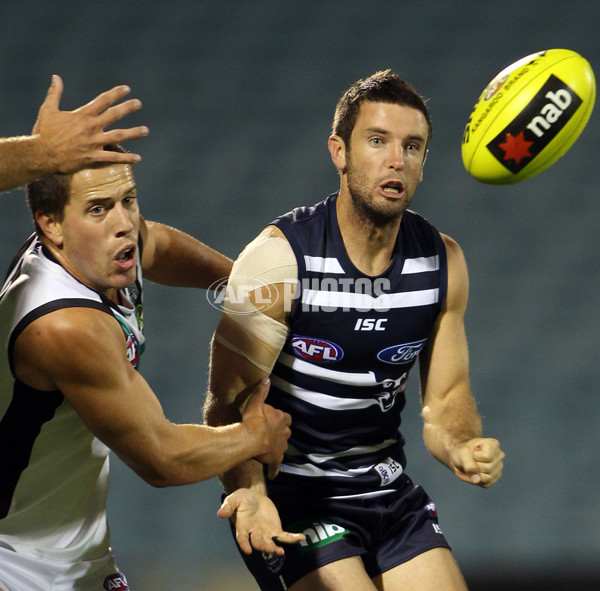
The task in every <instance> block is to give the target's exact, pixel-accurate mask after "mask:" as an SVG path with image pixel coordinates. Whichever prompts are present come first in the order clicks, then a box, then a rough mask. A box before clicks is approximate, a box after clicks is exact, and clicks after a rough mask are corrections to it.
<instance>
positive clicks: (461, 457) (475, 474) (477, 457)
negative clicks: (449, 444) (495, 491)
mask: <svg viewBox="0 0 600 591" xmlns="http://www.w3.org/2000/svg"><path fill="white" fill-rule="evenodd" d="M503 459H504V452H503V451H502V450H501V449H500V443H499V442H498V440H497V439H491V438H484V437H476V438H473V439H469V440H467V441H464V442H462V443H459V444H457V445H455V446H454V447H453V448H452V450H451V451H450V468H451V469H452V470H453V471H454V473H455V474H456V475H457V476H458V477H459V478H460V479H461V480H464V481H465V482H468V483H470V484H475V485H477V486H481V487H483V488H489V487H490V486H492V485H493V484H495V483H496V482H497V481H498V479H499V478H500V476H502V468H503V461H502V460H503Z"/></svg>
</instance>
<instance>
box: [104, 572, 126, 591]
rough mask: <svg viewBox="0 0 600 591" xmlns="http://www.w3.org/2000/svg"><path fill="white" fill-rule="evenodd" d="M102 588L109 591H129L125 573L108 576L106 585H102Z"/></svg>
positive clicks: (105, 581)
mask: <svg viewBox="0 0 600 591" xmlns="http://www.w3.org/2000/svg"><path fill="white" fill-rule="evenodd" d="M102 587H103V588H104V589H106V590H107V591H129V586H128V585H127V579H126V578H125V575H124V574H123V573H114V574H112V575H108V577H106V578H105V579H104V585H102Z"/></svg>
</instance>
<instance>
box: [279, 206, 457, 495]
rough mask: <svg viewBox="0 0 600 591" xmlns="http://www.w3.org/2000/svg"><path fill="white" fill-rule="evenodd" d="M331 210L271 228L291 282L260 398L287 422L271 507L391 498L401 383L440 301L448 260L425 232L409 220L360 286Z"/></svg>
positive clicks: (399, 445) (308, 211)
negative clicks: (290, 255)
mask: <svg viewBox="0 0 600 591" xmlns="http://www.w3.org/2000/svg"><path fill="white" fill-rule="evenodd" d="M336 198H337V196H336V195H331V196H329V197H328V198H327V199H326V200H325V201H323V202H321V203H319V204H317V205H315V206H313V207H303V208H298V209H295V210H293V211H291V212H290V213H288V214H286V215H284V216H282V217H280V218H278V219H277V220H275V221H274V222H273V225H275V226H277V227H278V228H280V229H281V230H282V231H283V233H284V234H285V236H286V238H287V239H288V241H289V243H290V245H291V247H292V249H293V251H294V254H295V256H296V259H297V263H298V281H299V289H298V290H297V292H296V299H295V301H294V306H293V309H292V312H291V315H290V321H289V329H290V330H289V335H288V338H287V341H286V343H285V345H284V347H283V349H282V352H281V354H280V356H279V358H278V360H277V363H276V364H275V367H274V369H273V373H272V376H271V389H270V393H269V396H268V402H269V403H270V404H272V405H273V406H276V407H278V408H280V409H282V410H284V411H286V412H288V413H290V414H291V416H292V435H291V438H290V440H289V447H288V451H287V453H286V455H285V457H284V460H283V464H282V465H281V471H280V475H279V476H278V477H277V478H276V479H275V480H274V481H269V482H268V483H267V484H268V486H269V493H270V494H271V495H273V496H274V497H275V498H277V495H278V494H282V495H286V496H288V497H289V495H290V494H294V495H296V494H297V495H311V496H318V497H326V498H332V497H338V498H339V497H348V496H358V497H370V496H377V495H381V494H386V493H387V492H390V491H391V490H393V489H394V486H395V482H396V480H397V478H398V476H400V474H402V473H403V471H404V468H405V466H406V458H405V455H404V451H403V445H404V439H403V437H402V435H401V434H400V432H399V427H400V422H401V411H402V409H403V407H404V405H405V402H406V400H405V395H404V390H405V387H406V382H407V379H408V374H409V371H410V369H411V368H412V366H413V365H414V363H415V361H416V359H417V357H418V355H419V352H420V351H421V350H422V349H423V347H424V346H425V344H426V343H427V339H428V338H429V335H430V333H431V330H432V327H433V324H434V322H435V320H436V318H437V317H438V315H439V313H440V310H441V307H442V305H443V302H444V299H445V296H446V289H447V263H446V249H445V246H444V243H443V241H442V238H441V236H440V234H439V232H438V231H437V230H436V229H435V228H434V227H433V226H432V225H431V224H429V223H428V222H427V221H426V220H425V219H423V218H422V217H421V216H419V215H418V214H416V213H414V212H411V211H406V212H405V213H404V215H403V217H402V221H401V225H400V231H399V233H398V237H397V240H396V244H395V248H394V254H393V257H392V260H391V263H390V265H389V267H388V268H387V269H386V270H385V272H383V273H382V274H381V275H379V276H377V277H370V276H366V275H364V274H363V273H361V272H360V271H359V270H358V269H357V268H356V267H355V266H354V265H353V264H352V262H351V260H350V259H349V257H348V255H347V253H346V250H345V247H344V243H343V241H342V236H341V234H340V229H339V226H338V222H337V216H336ZM397 484H398V482H396V485H397Z"/></svg>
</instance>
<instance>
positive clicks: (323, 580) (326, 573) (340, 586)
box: [288, 556, 376, 591]
mask: <svg viewBox="0 0 600 591" xmlns="http://www.w3.org/2000/svg"><path fill="white" fill-rule="evenodd" d="M348 589H352V591H376V587H375V586H374V585H373V583H372V582H371V579H370V578H369V576H368V575H367V573H366V571H365V567H364V566H363V563H362V560H361V559H360V558H359V557H358V556H352V557H350V558H345V559H344V560H337V561H336V562H330V563H329V564H326V565H325V566H322V567H320V568H318V569H317V570H314V571H312V572H311V573H309V574H307V575H305V576H304V577H302V578H301V579H300V580H299V581H296V583H294V584H293V585H292V586H291V587H290V588H289V590H288V591H348Z"/></svg>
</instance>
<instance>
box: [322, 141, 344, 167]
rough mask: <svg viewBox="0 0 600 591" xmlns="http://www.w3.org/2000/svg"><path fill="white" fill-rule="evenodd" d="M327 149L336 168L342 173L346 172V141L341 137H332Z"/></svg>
mask: <svg viewBox="0 0 600 591" xmlns="http://www.w3.org/2000/svg"><path fill="white" fill-rule="evenodd" d="M327 147H328V148H329V153H330V154H331V161H332V162H333V164H334V166H335V167H336V168H337V169H338V170H339V171H340V172H344V171H345V169H346V144H345V143H344V140H343V139H342V138H341V137H340V136H339V135H332V136H330V137H329V140H328V142H327Z"/></svg>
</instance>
